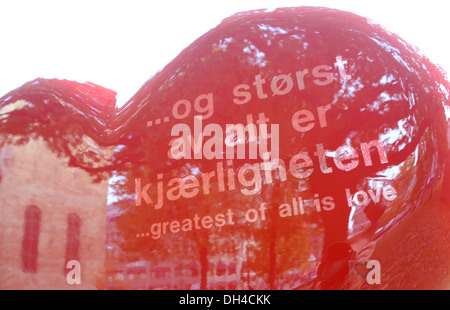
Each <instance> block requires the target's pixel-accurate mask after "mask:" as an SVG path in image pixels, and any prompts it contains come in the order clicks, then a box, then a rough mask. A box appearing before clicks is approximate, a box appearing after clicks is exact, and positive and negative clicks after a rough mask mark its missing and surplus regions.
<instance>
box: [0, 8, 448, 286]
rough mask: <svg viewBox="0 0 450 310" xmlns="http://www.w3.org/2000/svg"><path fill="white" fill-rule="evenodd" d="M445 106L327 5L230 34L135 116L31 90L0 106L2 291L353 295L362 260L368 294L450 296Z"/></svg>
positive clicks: (202, 43)
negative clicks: (375, 266)
mask: <svg viewBox="0 0 450 310" xmlns="http://www.w3.org/2000/svg"><path fill="white" fill-rule="evenodd" d="M449 89H450V87H449V83H448V81H447V80H446V79H445V76H444V74H443V72H442V71H441V70H440V69H439V68H438V67H436V66H435V65H433V64H432V63H430V61H429V60H428V59H427V58H426V57H424V56H423V55H421V54H420V52H418V51H417V50H416V49H415V48H413V47H411V46H410V45H409V44H407V43H405V42H404V41H403V40H402V39H400V38H399V37H398V36H396V35H395V34H392V33H390V32H389V31H387V30H385V29H384V28H382V27H381V26H379V25H377V24H374V23H372V22H370V21H369V20H367V19H365V18H362V17H359V16H356V15H354V14H351V13H346V12H342V11H337V10H332V9H326V8H313V7H305V8H285V9H278V10H275V11H273V12H265V11H252V12H246V13H240V14H237V15H234V16H232V17H230V18H228V19H226V20H224V21H223V22H222V24H220V25H219V26H218V27H217V28H215V29H213V30H211V31H210V32H208V33H206V34H205V35H203V36H202V37H200V38H199V39H198V40H196V41H195V42H194V43H192V44H191V46H189V47H188V48H186V49H185V50H184V51H183V52H182V53H181V54H180V55H179V56H178V57H177V58H175V59H174V60H173V61H172V62H171V63H170V64H169V65H167V66H166V67H165V68H164V69H163V70H161V71H160V72H158V73H157V74H156V75H155V76H154V77H152V78H151V79H150V80H149V81H148V82H146V83H145V84H144V85H143V87H142V88H141V89H140V90H139V91H138V92H137V94H136V95H135V96H133V97H132V98H131V99H130V100H129V101H128V102H127V103H126V104H125V105H124V106H123V107H122V108H120V109H115V108H114V103H115V100H114V95H115V93H114V92H112V91H110V90H107V89H104V88H101V87H99V86H97V85H94V84H90V83H88V84H78V83H75V82H69V81H60V80H44V79H37V80H35V81H32V82H30V83H27V84H25V85H24V86H22V87H20V88H18V89H16V90H13V91H12V92H10V93H9V94H7V95H6V96H4V97H3V98H1V99H0V138H1V140H0V141H1V143H2V150H1V152H2V153H1V154H2V155H1V156H2V157H1V160H2V164H1V177H2V178H1V183H0V195H1V197H0V199H1V201H0V203H1V212H2V217H1V221H2V231H1V235H0V238H1V239H0V240H1V242H0V247H1V251H0V252H1V253H2V254H1V260H0V262H1V264H0V277H1V278H0V279H1V280H0V283H1V284H0V287H1V288H19V289H24V288H25V289H27V288H69V289H70V288H123V289H126V288H144V289H157V288H165V289H297V288H298V289H304V288H306V289H311V288H316V289H333V288H346V287H348V273H349V265H348V264H349V261H351V260H354V259H356V258H358V259H361V260H365V261H367V260H381V259H382V260H383V265H382V266H381V267H382V269H381V270H380V272H381V283H380V284H374V285H369V286H368V287H369V288H375V289H378V288H389V289H393V288H403V289H408V288H448V280H449V279H448V277H446V276H445V274H446V271H448V268H449V261H448V257H449V252H450V249H449V247H448V242H446V240H448V237H449V236H450V231H449V229H448V225H447V223H448V219H450V213H449V210H448V207H447V206H448V205H447V203H446V202H445V198H446V195H445V194H446V193H447V192H448V191H446V190H445V189H447V187H448V186H447V180H448V170H446V169H445V162H446V158H447V157H448V155H447V154H448V148H447V122H446V117H445V111H444V106H445V105H447V104H448V100H449V99H448V91H449ZM442 186H444V187H445V189H444V192H443V193H444V195H442V196H441V188H442ZM17 257H19V258H20V259H17ZM363 258H364V259H363ZM74 262H75V263H74ZM78 280H79V282H80V284H78V283H77V281H78Z"/></svg>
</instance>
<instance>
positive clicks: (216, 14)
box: [0, 0, 450, 105]
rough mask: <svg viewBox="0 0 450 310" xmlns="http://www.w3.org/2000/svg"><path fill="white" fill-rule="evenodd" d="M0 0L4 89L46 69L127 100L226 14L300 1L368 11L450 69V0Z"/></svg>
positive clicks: (44, 73) (0, 64) (1, 81)
mask: <svg viewBox="0 0 450 310" xmlns="http://www.w3.org/2000/svg"><path fill="white" fill-rule="evenodd" d="M0 1H1V2H0V42H1V46H0V47H1V48H0V97H1V96H3V95H5V94H6V93H7V92H9V91H10V90H12V89H14V88H17V87H19V86H21V85H23V84H24V83H26V82H28V81H30V80H33V79H35V78H37V77H44V78H59V79H68V80H75V81H78V82H86V81H90V82H93V83H95V84H98V85H101V86H104V87H107V88H110V89H113V90H114V91H116V92H117V93H118V94H117V103H118V105H122V104H123V103H125V102H126V101H127V100H128V99H130V98H131V96H132V95H133V94H134V93H135V92H136V91H137V90H138V89H139V88H140V87H141V86H142V84H144V83H145V81H147V80H148V79H149V78H150V77H151V76H152V75H154V74H155V73H156V72H157V71H158V70H161V69H162V68H163V67H164V66H165V65H166V64H167V63H169V62H170V61H171V60H172V59H173V58H174V57H175V56H176V55H178V54H179V53H180V52H181V51H182V50H183V49H184V48H186V47H187V46H188V45H189V44H190V43H192V42H193V41H194V40H195V39H197V38H198V37H199V36H201V35H202V34H204V33H205V32H207V31H208V30H210V29H212V28H213V27H215V26H217V25H218V24H219V23H220V22H221V21H222V20H223V19H224V18H226V17H228V16H230V15H232V14H234V13H237V12H241V11H246V10H251V9H262V8H277V7H290V6H301V5H317V6H326V7H332V8H337V9H341V10H345V11H351V12H354V13H357V14H359V15H362V16H365V17H369V18H370V19H372V20H373V21H375V22H377V23H379V24H381V25H383V26H384V27H386V28H387V29H389V30H390V31H392V32H395V33H397V34H398V35H400V36H401V37H402V38H403V39H405V40H406V41H408V42H410V43H412V44H414V45H416V46H418V47H419V48H420V49H421V50H422V51H423V52H424V53H425V54H426V55H427V56H428V57H430V58H431V60H433V61H434V62H435V63H437V64H440V65H441V66H442V67H443V68H444V69H445V70H446V71H447V72H450V43H449V42H450V35H449V32H450V18H449V16H448V14H449V8H450V6H449V3H450V1H447V0H441V1H439V0H428V1H423V0H422V1H415V0H412V1H404V0H396V1H393V0H388V1H386V0H376V1H375V0H374V1H362V0H360V1H358V0H355V1H350V0H348V1H347V0H340V1H337V0H335V1H332V0H323V1H321V0H316V1H312V0H311V1H308V0H296V1H294V0H292V1H289V0H257V1H248V0H226V1H213V0H209V1H203V0H202V1H196V0H190V1H189V0H179V1H178V0H176V1H170V0H159V1H154V0H148V1H134V0H126V1H125V0H124V1H111V0H110V1H99V0H88V1H85V0H78V1H67V0H66V1H49V0H39V1H20V0H19V1H17V0H16V1H13V0H0Z"/></svg>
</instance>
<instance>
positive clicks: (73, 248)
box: [64, 213, 81, 272]
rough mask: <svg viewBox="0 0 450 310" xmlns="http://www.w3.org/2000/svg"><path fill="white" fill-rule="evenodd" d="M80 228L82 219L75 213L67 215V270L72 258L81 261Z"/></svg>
mask: <svg viewBox="0 0 450 310" xmlns="http://www.w3.org/2000/svg"><path fill="white" fill-rule="evenodd" d="M80 228H81V219H80V217H79V216H78V215H76V214H75V213H71V214H69V215H68V216H67V243H66V262H65V264H64V271H65V272H66V271H67V270H66V266H67V262H68V261H70V260H77V261H78V262H79V261H80V253H79V252H80Z"/></svg>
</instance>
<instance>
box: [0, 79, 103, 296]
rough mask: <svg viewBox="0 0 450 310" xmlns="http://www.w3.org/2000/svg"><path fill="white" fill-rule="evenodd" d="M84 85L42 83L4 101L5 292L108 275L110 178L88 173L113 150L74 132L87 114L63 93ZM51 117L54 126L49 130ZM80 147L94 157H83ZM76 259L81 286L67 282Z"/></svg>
mask: <svg viewBox="0 0 450 310" xmlns="http://www.w3.org/2000/svg"><path fill="white" fill-rule="evenodd" d="M78 85H79V84H78V83H73V84H72V83H67V84H66V85H65V84H64V82H60V83H58V82H54V81H39V80H38V81H36V84H35V85H32V84H31V83H29V84H28V85H25V86H23V87H22V88H21V89H18V90H17V91H13V92H11V93H10V95H9V97H10V98H9V100H3V101H2V103H3V105H2V106H1V107H0V120H1V121H2V122H3V125H4V126H8V125H9V127H8V128H7V129H5V127H3V128H2V132H1V138H2V140H3V141H2V142H3V143H2V144H3V145H2V148H1V150H0V154H1V158H0V161H1V182H0V227H1V230H0V288H1V289H96V288H97V287H98V282H99V280H100V279H101V277H103V276H104V265H105V250H104V244H105V221H106V193H107V190H108V180H107V179H106V178H103V179H101V178H100V179H96V178H95V175H94V174H92V173H89V172H88V171H87V170H89V169H91V170H92V169H93V170H95V169H98V168H99V167H101V166H102V165H104V164H105V163H106V162H107V161H108V159H109V158H110V157H111V151H110V150H108V148H103V149H102V148H100V147H99V146H98V145H97V144H96V142H95V141H94V140H93V139H92V138H91V137H88V136H87V135H86V134H83V132H79V138H80V141H82V142H83V143H77V144H75V143H73V142H74V140H73V139H76V138H75V137H76V136H77V134H75V135H72V136H69V137H68V136H67V134H69V133H70V134H73V133H74V132H73V131H72V129H74V128H75V127H77V128H80V124H77V121H76V114H77V112H79V111H77V105H76V104H72V103H71V102H70V101H68V102H65V101H64V99H66V100H67V98H62V96H61V94H60V93H58V91H62V90H65V91H66V92H68V90H69V89H70V90H72V91H73V90H74V88H75V89H76V87H77V86H78ZM66 88H67V89H66ZM41 93H43V94H45V96H47V97H46V98H42V97H40V96H39V95H40V94H41ZM52 95H53V96H54V97H53V98H51V97H52ZM57 95H60V96H61V97H57V98H56V99H57V100H55V97H56V96H57ZM86 97H87V95H86V94H85V99H86V100H90V101H92V99H91V98H86ZM20 98H24V99H20ZM52 99H53V100H52ZM78 100H79V101H82V100H81V99H78ZM44 101H45V102H44ZM78 104H79V105H81V104H80V102H78ZM35 107H41V108H42V107H45V108H46V109H44V111H42V110H41V111H38V112H36V108H35ZM49 116H51V117H49ZM74 116H75V117H74ZM47 119H49V120H50V122H52V123H51V124H50V126H51V125H52V124H53V125H54V126H52V127H53V128H51V129H50V130H49V131H44V130H43V128H44V127H46V126H47V125H48V124H46V120H47ZM14 120H16V121H17V122H18V123H17V127H13V126H11V125H12V123H13V122H14ZM68 120H71V122H70V123H67V121H68ZM27 121H28V122H29V123H28V124H27V123H26V122H27ZM33 125H34V126H35V129H33V128H32V127H33ZM83 130H86V128H84V129H83ZM25 132H26V134H25ZM80 141H78V142H80ZM79 152H83V153H84V152H91V155H93V156H91V157H90V158H79V157H78V158H77V159H76V157H77V153H79ZM94 154H95V155H94ZM86 168H87V169H86ZM70 260H77V261H78V262H79V263H80V271H81V273H80V275H81V284H80V285H70V284H69V283H68V282H67V275H68V272H69V271H70V270H72V266H70V267H71V268H69V269H68V268H66V267H67V262H68V261H70Z"/></svg>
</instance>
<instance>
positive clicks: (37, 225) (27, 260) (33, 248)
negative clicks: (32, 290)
mask: <svg viewBox="0 0 450 310" xmlns="http://www.w3.org/2000/svg"><path fill="white" fill-rule="evenodd" d="M41 213H42V212H41V210H40V209H39V208H38V207H36V206H29V207H28V208H27V209H26V210H25V225H24V233H23V239H22V270H23V271H24V272H31V273H36V272H37V267H38V266H37V258H38V243H39V233H40V230H41Z"/></svg>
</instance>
